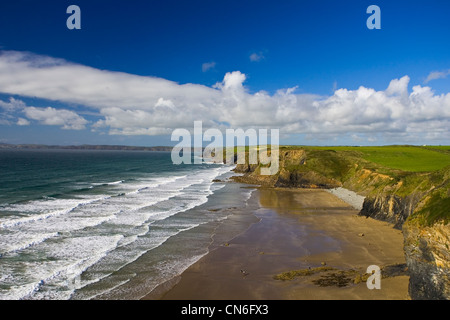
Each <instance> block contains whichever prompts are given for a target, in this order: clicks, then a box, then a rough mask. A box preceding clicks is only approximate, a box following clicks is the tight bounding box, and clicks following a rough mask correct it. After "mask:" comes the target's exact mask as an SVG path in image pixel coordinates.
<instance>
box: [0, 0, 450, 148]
mask: <svg viewBox="0 0 450 320" xmlns="http://www.w3.org/2000/svg"><path fill="white" fill-rule="evenodd" d="M70 5H77V6H78V7H79V8H80V16H79V17H80V19H79V20H76V21H77V22H79V24H80V26H81V29H69V28H68V26H67V21H68V20H70V21H71V22H73V20H71V18H73V16H72V14H73V11H70V12H69V13H67V9H68V7H69V6H70ZM370 5H376V6H378V7H379V8H380V16H379V17H380V26H381V28H380V29H369V28H368V27H367V20H368V19H370V18H371V16H372V14H373V12H369V13H367V8H368V7H369V6H370ZM449 17H450V2H449V1H444V0H441V1H435V0H427V1H382V0H370V1H365V0H359V1H345V0H344V1H331V0H328V1H325V0H318V1H300V0H297V1H287V0H286V1H280V0H278V1H264V0H259V1H254V0H239V1H235V0H228V1H211V0H202V1H201V0H196V1H190V0H183V1H181V0H178V1H173V0H164V1H143V0H141V1H138V0H128V1H124V0H120V1H112V0H110V1H106V0H89V1H87V0H71V1H65V0H53V1H49V0H47V1H40V0H15V1H10V0H2V1H1V2H0V143H13V144H16V143H39V144H58V145H79V144H111V145H114V144H123V145H138V146H156V145H174V144H176V143H177V142H176V141H171V135H172V133H173V132H174V130H175V129H179V128H184V129H187V130H191V129H192V128H193V126H194V121H202V123H203V128H204V129H205V130H206V129H207V128H217V129H219V130H221V131H222V132H225V130H226V129H235V130H237V129H243V130H247V129H255V130H259V129H279V132H280V143H281V144H295V145H387V144H415V145H422V144H434V145H438V144H446V145H448V144H450V143H449V142H450V131H449V127H450V41H449V39H450V18H449Z"/></svg>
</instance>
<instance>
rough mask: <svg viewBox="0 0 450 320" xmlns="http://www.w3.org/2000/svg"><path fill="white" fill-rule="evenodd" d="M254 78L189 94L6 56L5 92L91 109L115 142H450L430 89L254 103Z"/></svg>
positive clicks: (65, 118) (69, 120)
mask: <svg viewBox="0 0 450 320" xmlns="http://www.w3.org/2000/svg"><path fill="white" fill-rule="evenodd" d="M246 78H247V77H246V75H245V74H244V73H242V72H240V71H234V72H229V73H227V74H225V76H224V78H223V81H221V82H219V83H217V84H215V85H214V86H213V87H207V86H203V85H198V84H184V85H180V84H178V83H175V82H172V81H168V80H165V79H161V78H156V77H143V76H137V75H132V74H127V73H119V72H111V71H105V70H98V69H94V68H91V67H87V66H82V65H77V64H72V63H69V62H66V61H63V60H60V59H53V58H50V57H42V56H37V55H33V54H25V53H19V52H8V51H7V52H3V54H1V55H0V92H2V93H6V94H11V95H13V94H14V95H19V96H28V97H38V98H43V99H48V100H53V101H59V102H63V103H70V104H78V105H82V106H85V107H88V108H91V109H92V111H94V112H95V113H97V114H99V117H100V118H101V119H100V120H98V121H97V122H96V123H95V124H93V125H92V129H94V130H97V129H101V128H103V129H106V130H109V134H115V135H159V134H171V133H172V131H173V130H174V129H175V128H187V129H189V128H192V126H193V123H194V121H196V120H202V121H203V126H204V128H205V129H206V128H207V127H210V126H214V127H218V128H219V129H224V128H225V127H226V126H228V125H229V126H230V127H231V128H243V129H246V128H250V127H252V128H256V129H257V128H280V133H281V134H283V135H287V134H305V135H307V136H308V137H310V136H317V137H319V136H320V137H328V138H329V139H330V141H332V139H337V137H339V136H341V135H346V136H348V137H353V138H355V137H377V141H395V143H397V142H401V141H408V142H410V141H416V142H417V143H421V142H422V141H423V139H433V140H442V141H445V140H447V141H448V140H449V138H450V133H449V129H448V128H449V124H450V93H446V94H441V95H437V94H435V93H434V92H433V90H432V89H431V88H430V87H428V86H420V85H415V86H412V89H411V90H409V88H408V87H409V85H410V78H409V77H408V76H404V77H402V78H399V79H393V80H392V81H391V82H390V83H389V85H388V86H387V88H386V89H385V90H380V91H377V90H374V89H372V88H366V87H363V86H361V87H359V88H357V89H354V90H350V89H346V88H340V89H338V90H335V91H334V92H333V94H332V95H331V96H323V97H321V96H317V95H312V94H299V93H296V88H288V89H281V90H278V91H277V92H276V93H275V94H269V93H267V92H264V91H260V92H256V93H250V92H249V91H248V90H247V89H246V87H245V81H246ZM0 107H2V108H3V109H5V110H6V109H8V110H14V109H15V108H19V109H20V108H22V109H24V110H27V112H26V113H25V114H26V115H27V118H28V119H31V120H36V121H39V122H40V123H42V124H48V125H59V126H61V127H63V128H65V129H82V128H85V127H86V126H87V125H88V122H87V121H86V120H85V119H84V118H82V117H80V116H79V115H78V114H76V113H75V112H74V111H69V110H60V109H55V108H34V107H25V106H24V105H21V101H19V100H11V99H10V101H9V102H3V103H0ZM30 108H33V109H30ZM11 112H12V111H11ZM14 122H17V120H16V121H14ZM218 123H220V124H221V125H219V126H217V124H218ZM352 135H353V136H352Z"/></svg>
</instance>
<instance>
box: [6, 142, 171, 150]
mask: <svg viewBox="0 0 450 320" xmlns="http://www.w3.org/2000/svg"><path fill="white" fill-rule="evenodd" d="M3 149H34V150H36V149H42V150H126V151H172V147H167V146H157V147H136V146H119V145H79V146H57V145H56V146H53V145H43V144H7V143H0V150H3Z"/></svg>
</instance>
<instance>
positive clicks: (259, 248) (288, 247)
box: [144, 185, 409, 300]
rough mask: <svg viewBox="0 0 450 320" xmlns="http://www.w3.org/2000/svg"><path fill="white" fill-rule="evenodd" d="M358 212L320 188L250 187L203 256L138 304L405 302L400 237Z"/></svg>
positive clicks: (399, 234) (394, 230)
mask: <svg viewBox="0 0 450 320" xmlns="http://www.w3.org/2000/svg"><path fill="white" fill-rule="evenodd" d="M243 187H244V185H243ZM358 211H359V210H358V209H355V207H354V206H352V205H351V204H349V203H347V202H344V201H343V200H341V199H340V198H339V197H337V196H336V195H335V194H333V193H330V192H327V191H325V190H320V189H288V188H262V187H261V188H257V190H256V191H254V192H253V193H252V196H251V198H250V199H249V201H248V206H247V208H245V209H242V210H236V212H233V214H232V215H230V216H229V217H228V219H226V220H225V221H224V222H223V223H222V224H221V225H220V226H219V227H218V228H217V229H216V231H215V234H214V236H213V238H212V241H211V244H210V247H209V252H208V254H206V255H204V256H203V257H202V258H201V259H199V260H198V261H197V262H196V263H194V264H192V265H191V266H190V267H188V268H187V269H186V270H185V271H184V272H183V273H182V274H181V275H180V276H178V277H176V278H174V279H172V280H171V281H168V282H166V283H164V284H162V285H161V286H159V287H158V288H157V289H156V290H154V291H153V292H152V293H150V294H149V295H147V296H146V297H144V299H152V300H155V299H160V300H263V299H264V300H329V299H333V300H334V299H339V300H340V299H342V300H353V299H367V300H372V299H375V300H382V299H389V300H405V299H409V297H408V280H409V277H408V276H407V274H406V273H405V272H404V264H405V257H404V252H403V235H402V232H401V231H400V230H397V229H394V228H393V226H392V225H391V224H389V223H386V222H381V221H377V220H374V219H370V218H366V217H362V216H358V215H357V214H358ZM371 265H376V266H379V267H380V268H381V269H382V274H383V275H386V277H385V276H383V278H382V279H381V288H380V289H372V290H370V289H369V288H368V286H367V285H366V281H365V279H364V278H362V277H361V276H363V275H364V274H365V273H366V269H367V267H368V266H371ZM383 270H387V271H389V270H390V272H384V271H383ZM399 270H401V271H399ZM293 271H297V272H296V273H295V272H293ZM289 272H290V273H289ZM286 274H290V275H292V274H295V275H296V276H293V277H291V278H289V279H286V278H283V276H282V275H286ZM357 279H359V281H357ZM361 279H362V280H361Z"/></svg>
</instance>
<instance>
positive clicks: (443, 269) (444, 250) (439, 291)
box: [403, 223, 450, 300]
mask: <svg viewBox="0 0 450 320" xmlns="http://www.w3.org/2000/svg"><path fill="white" fill-rule="evenodd" d="M403 234H404V238H405V242H404V248H405V257H406V264H407V266H408V270H409V274H410V280H409V295H410V296H411V299H415V300H449V299H450V254H449V250H450V249H449V248H450V237H449V235H450V225H449V224H446V225H444V224H441V223H437V224H434V225H433V226H430V227H421V226H417V225H416V224H414V223H406V224H405V225H404V226H403Z"/></svg>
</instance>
